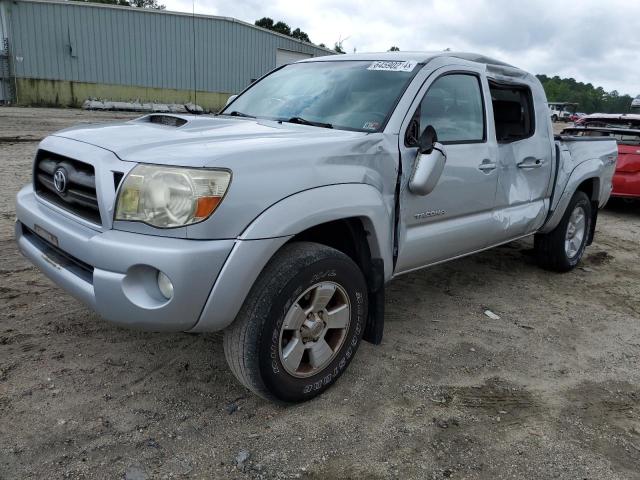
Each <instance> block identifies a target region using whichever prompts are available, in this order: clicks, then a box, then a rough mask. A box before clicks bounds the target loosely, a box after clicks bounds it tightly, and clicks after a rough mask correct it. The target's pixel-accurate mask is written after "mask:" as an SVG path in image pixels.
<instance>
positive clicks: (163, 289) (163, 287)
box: [158, 272, 173, 300]
mask: <svg viewBox="0 0 640 480" xmlns="http://www.w3.org/2000/svg"><path fill="white" fill-rule="evenodd" d="M158 288H159V289H160V293H162V295H163V296H164V298H166V299H167V300H171V297H173V283H171V280H169V277H167V276H166V275H165V274H164V273H162V272H158Z"/></svg>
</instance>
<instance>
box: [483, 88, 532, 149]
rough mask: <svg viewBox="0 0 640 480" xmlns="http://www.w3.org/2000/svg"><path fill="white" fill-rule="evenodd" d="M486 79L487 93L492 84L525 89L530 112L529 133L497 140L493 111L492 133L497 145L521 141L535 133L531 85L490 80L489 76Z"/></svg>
mask: <svg viewBox="0 0 640 480" xmlns="http://www.w3.org/2000/svg"><path fill="white" fill-rule="evenodd" d="M487 81H488V83H489V93H491V87H492V86H493V87H494V88H496V89H498V90H512V89H514V88H515V89H521V90H525V92H526V94H527V103H528V104H529V112H530V114H531V133H530V134H529V135H527V136H526V137H521V138H514V139H511V140H498V134H497V132H496V131H495V130H496V129H495V122H496V119H495V112H494V114H493V123H494V135H495V137H496V143H497V144H498V145H508V144H510V143H515V142H521V141H522V140H527V139H529V138H531V137H533V136H534V135H535V134H536V129H537V128H538V124H537V122H536V110H535V103H534V101H533V91H532V90H531V87H530V86H529V85H527V84H525V83H520V82H499V81H497V80H492V79H490V78H487ZM492 108H493V105H492Z"/></svg>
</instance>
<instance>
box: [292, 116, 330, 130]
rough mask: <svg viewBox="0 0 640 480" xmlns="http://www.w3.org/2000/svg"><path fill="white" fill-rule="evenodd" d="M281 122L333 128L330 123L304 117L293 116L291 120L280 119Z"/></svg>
mask: <svg viewBox="0 0 640 480" xmlns="http://www.w3.org/2000/svg"><path fill="white" fill-rule="evenodd" d="M280 122H288V123H298V124H300V125H311V126H312V127H322V128H333V125H331V124H330V123H322V122H312V121H310V120H305V119H304V118H302V117H291V118H290V119H289V120H280Z"/></svg>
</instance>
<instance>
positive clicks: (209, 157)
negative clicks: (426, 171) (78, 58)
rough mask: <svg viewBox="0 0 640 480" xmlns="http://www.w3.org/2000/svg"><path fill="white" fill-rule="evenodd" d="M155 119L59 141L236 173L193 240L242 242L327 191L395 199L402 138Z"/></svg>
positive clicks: (66, 133) (190, 231) (69, 133)
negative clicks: (317, 191)
mask: <svg viewBox="0 0 640 480" xmlns="http://www.w3.org/2000/svg"><path fill="white" fill-rule="evenodd" d="M152 117H154V116H153V115H149V116H146V117H142V118H140V119H137V120H132V121H129V122H124V123H117V124H100V125H82V126H78V127H74V128H70V129H67V130H63V131H60V132H58V133H56V134H55V136H57V137H64V138H66V139H71V140H69V141H72V140H73V141H78V142H84V143H88V144H91V145H94V146H97V147H101V148H103V149H106V150H109V151H111V152H113V153H114V154H115V155H116V156H118V157H119V158H120V159H121V160H124V161H129V162H139V163H151V164H164V165H172V166H185V167H209V168H225V169H229V170H230V171H231V173H232V179H231V184H230V186H229V190H228V191H227V194H226V196H225V199H224V201H223V202H222V204H221V206H220V207H219V208H218V210H216V212H215V214H213V215H212V217H211V218H210V219H208V220H206V221H204V222H201V223H199V224H195V225H193V226H189V227H187V232H186V234H187V237H189V238H203V239H204V238H206V239H217V238H235V237H236V236H238V235H240V233H241V232H242V231H243V230H244V229H245V228H246V227H247V226H248V225H249V224H250V222H251V221H252V220H253V219H255V218H256V217H257V216H259V215H260V213H261V212H264V211H265V210H266V209H268V208H269V206H271V205H273V204H275V203H277V202H279V201H280V200H282V199H284V198H287V197H290V196H291V195H294V194H296V193H298V192H302V191H305V190H309V189H312V188H319V187H323V186H327V185H336V184H347V183H366V184H368V185H371V186H373V187H374V188H376V189H377V190H378V191H379V192H380V193H381V195H383V196H384V197H386V198H388V199H389V201H390V202H391V201H392V200H393V196H394V192H395V182H396V178H397V163H398V155H397V154H398V136H397V135H390V134H384V133H382V132H376V133H365V132H351V131H345V130H337V129H336V130H333V129H328V128H321V127H312V126H307V125H297V124H290V123H278V122H276V121H270V120H257V119H251V118H234V117H207V116H175V115H172V116H167V115H165V117H168V118H169V119H173V120H168V121H175V119H178V120H179V122H181V123H182V122H184V123H183V124H182V125H181V126H178V127H174V126H166V125H162V124H157V123H153V122H152V121H150V119H151V118H152ZM156 117H158V116H156ZM159 120H160V119H158V118H156V119H155V121H159ZM79 160H82V159H79ZM124 223H126V222H124ZM117 228H121V229H126V228H129V227H127V226H126V225H125V226H122V225H120V226H118V227H117Z"/></svg>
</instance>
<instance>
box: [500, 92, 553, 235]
mask: <svg viewBox="0 0 640 480" xmlns="http://www.w3.org/2000/svg"><path fill="white" fill-rule="evenodd" d="M532 88H534V89H535V88H536V87H535V86H529V85H525V84H518V83H513V84H508V83H497V82H491V81H490V82H489V89H490V91H491V104H492V105H491V106H492V109H493V116H494V121H495V134H496V141H497V146H498V156H497V162H498V188H497V190H496V205H495V215H494V220H495V221H497V222H499V223H500V225H499V228H497V229H496V230H495V232H496V237H495V238H494V239H493V241H492V243H493V244H497V243H501V242H505V241H508V240H511V239H514V238H517V237H521V236H523V235H527V234H529V233H532V232H534V231H536V230H537V229H538V228H539V227H540V226H541V225H542V223H543V222H544V219H545V217H546V214H547V212H548V199H549V197H550V195H551V191H550V188H551V174H552V170H553V158H554V157H553V155H554V152H553V148H554V147H553V145H554V142H553V131H552V129H551V124H550V122H549V118H548V115H549V112H548V109H547V105H546V103H545V101H544V95H543V93H542V92H541V91H537V90H535V91H534V90H532ZM540 90H541V89H540Z"/></svg>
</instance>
